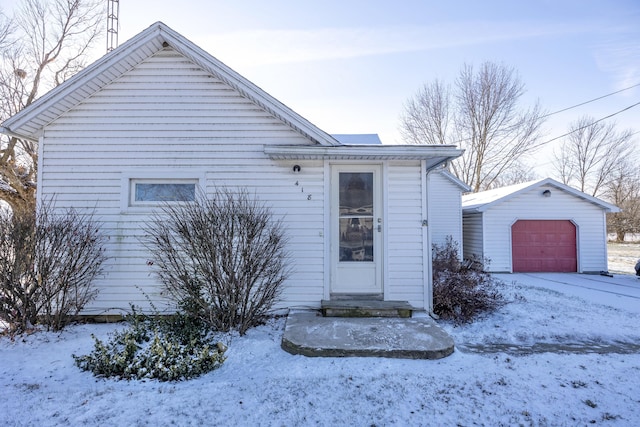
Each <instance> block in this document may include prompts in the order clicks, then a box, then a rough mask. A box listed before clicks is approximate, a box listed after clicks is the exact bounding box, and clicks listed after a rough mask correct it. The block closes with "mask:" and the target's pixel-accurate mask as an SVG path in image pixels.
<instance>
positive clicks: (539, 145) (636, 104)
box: [535, 85, 640, 148]
mask: <svg viewBox="0 0 640 427" xmlns="http://www.w3.org/2000/svg"><path fill="white" fill-rule="evenodd" d="M636 86H639V85H636ZM638 105H640V102H636V103H635V104H632V105H629V106H628V107H626V108H623V109H622V110H619V111H616V112H615V113H612V114H609V115H608V116H605V117H602V118H600V119H598V120H594V121H593V122H591V123H589V124H588V125H584V126H582V127H579V128H577V129H573V130H571V131H569V132H567V133H565V134H563V135H560V136H556V137H555V138H552V139H550V140H548V141H545V142H541V143H540V144H538V145H536V147H535V148H539V147H542V146H543V145H547V144H549V143H550V142H553V141H556V140H558V139H560V138H564V137H565V136H567V135H571V134H572V133H574V132H578V131H580V130H582V129H586V128H588V127H589V126H593V125H595V124H596V123H598V122H601V121H603V120H607V119H610V118H611V117H613V116H617V115H618V114H620V113H623V112H625V111H627V110H630V109H632V108H633V107H637V106H638ZM636 133H637V132H636ZM632 135H633V134H632Z"/></svg>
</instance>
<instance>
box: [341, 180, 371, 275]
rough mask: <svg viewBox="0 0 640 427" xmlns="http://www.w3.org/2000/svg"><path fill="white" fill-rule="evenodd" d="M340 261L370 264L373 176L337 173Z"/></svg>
mask: <svg viewBox="0 0 640 427" xmlns="http://www.w3.org/2000/svg"><path fill="white" fill-rule="evenodd" d="M339 181H340V182H339V185H340V218H339V220H340V221H339V223H340V261H345V262H348V261H355V262H366V261H369V262H372V261H373V260H374V259H373V227H374V221H373V172H356V173H354V172H340V179H339Z"/></svg>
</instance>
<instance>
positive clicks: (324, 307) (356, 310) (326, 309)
mask: <svg viewBox="0 0 640 427" xmlns="http://www.w3.org/2000/svg"><path fill="white" fill-rule="evenodd" d="M320 310H321V312H322V315H323V316H324V317H398V318H403V319H406V318H410V317H411V316H412V314H413V308H412V307H411V304H409V303H408V302H407V301H380V300H355V299H353V300H322V301H321V306H320Z"/></svg>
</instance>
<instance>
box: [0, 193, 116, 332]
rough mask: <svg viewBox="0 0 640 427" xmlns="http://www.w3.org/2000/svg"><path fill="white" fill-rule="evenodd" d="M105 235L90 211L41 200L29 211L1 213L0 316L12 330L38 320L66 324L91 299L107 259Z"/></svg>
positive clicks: (52, 325)
mask: <svg viewBox="0 0 640 427" xmlns="http://www.w3.org/2000/svg"><path fill="white" fill-rule="evenodd" d="M105 242H106V237H105V236H104V235H103V234H102V233H101V232H100V227H99V225H98V224H97V222H96V221H95V220H94V218H93V214H84V213H80V212H78V211H76V210H74V209H67V210H65V211H56V210H55V209H54V206H53V204H52V203H45V204H43V205H41V206H40V207H39V208H38V211H37V213H35V214H34V215H33V216H30V215H21V216H12V215H11V214H10V213H8V212H6V211H3V212H2V213H1V214H0V320H3V321H5V322H7V323H8V324H9V325H10V330H11V332H21V331H24V330H26V329H28V328H30V327H32V326H33V325H35V324H36V323H40V324H43V325H45V326H46V327H47V328H48V329H53V330H60V329H62V328H64V327H65V326H66V325H67V324H68V323H69V322H70V321H71V320H73V318H74V317H75V316H77V314H78V313H79V312H80V311H81V310H82V309H83V308H84V307H85V305H86V304H88V303H89V302H90V301H91V300H93V299H94V298H95V297H96V295H97V291H96V290H95V288H94V287H93V281H94V279H95V278H96V277H97V276H98V275H100V274H101V273H102V271H103V270H102V264H103V262H104V261H105V259H106V256H105V252H104V243H105Z"/></svg>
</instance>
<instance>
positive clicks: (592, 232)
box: [465, 185, 607, 272]
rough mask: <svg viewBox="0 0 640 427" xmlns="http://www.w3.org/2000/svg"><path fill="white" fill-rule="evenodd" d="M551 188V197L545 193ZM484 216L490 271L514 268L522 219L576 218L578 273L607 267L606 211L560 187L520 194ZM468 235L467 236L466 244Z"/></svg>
mask: <svg viewBox="0 0 640 427" xmlns="http://www.w3.org/2000/svg"><path fill="white" fill-rule="evenodd" d="M547 189H548V190H550V191H551V197H543V196H542V192H543V191H544V190H547ZM483 215H484V218H483V221H484V239H485V246H484V249H485V253H484V254H485V256H486V257H488V258H489V259H490V260H491V262H490V264H489V267H488V271H493V272H511V271H512V259H511V226H512V225H513V224H514V223H515V222H516V221H517V220H519V219H552V220H558V219H560V220H571V221H573V223H574V224H576V228H577V237H576V240H577V246H578V249H577V251H578V272H599V271H602V270H606V269H607V252H606V244H605V242H606V236H605V213H604V210H603V209H602V208H600V207H598V206H596V205H594V204H592V203H590V202H587V201H585V200H583V199H580V198H578V197H576V196H573V195H571V194H568V193H566V192H564V191H561V190H559V189H557V188H556V187H553V186H547V185H545V186H541V187H538V188H536V189H534V190H531V191H528V192H525V193H523V194H520V195H517V196H515V197H513V198H511V199H509V200H506V201H504V202H502V203H500V204H497V205H496V206H493V207H491V208H490V209H488V210H487V211H485V212H484V214H483ZM465 221H466V216H465ZM466 238H467V237H466V235H465V246H466V243H467V241H466ZM465 251H466V248H465Z"/></svg>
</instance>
